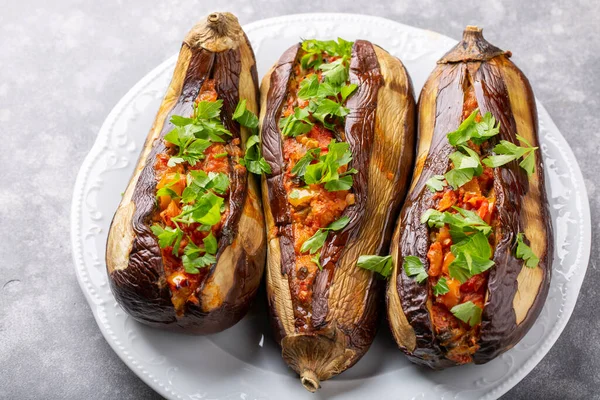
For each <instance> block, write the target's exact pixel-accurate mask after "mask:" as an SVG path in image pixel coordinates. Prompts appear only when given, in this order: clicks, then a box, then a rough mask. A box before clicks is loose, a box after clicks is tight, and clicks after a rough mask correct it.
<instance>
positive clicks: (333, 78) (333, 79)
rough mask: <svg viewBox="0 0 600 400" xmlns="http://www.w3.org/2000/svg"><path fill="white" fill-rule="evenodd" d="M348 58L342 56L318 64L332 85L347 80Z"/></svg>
mask: <svg viewBox="0 0 600 400" xmlns="http://www.w3.org/2000/svg"><path fill="white" fill-rule="evenodd" d="M348 59H349V58H346V57H342V58H338V59H337V60H335V61H332V62H330V63H327V64H321V65H319V69H320V70H321V71H323V77H324V78H325V80H326V81H327V82H329V83H331V84H332V85H341V84H343V83H344V82H346V81H347V80H348V68H347V64H348Z"/></svg>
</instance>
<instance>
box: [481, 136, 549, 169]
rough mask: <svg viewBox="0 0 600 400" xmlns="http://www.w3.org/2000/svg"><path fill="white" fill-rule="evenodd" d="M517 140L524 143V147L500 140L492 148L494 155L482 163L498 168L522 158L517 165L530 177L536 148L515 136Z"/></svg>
mask: <svg viewBox="0 0 600 400" xmlns="http://www.w3.org/2000/svg"><path fill="white" fill-rule="evenodd" d="M517 139H519V141H520V142H522V143H524V146H517V145H516V144H514V143H511V142H509V141H507V140H501V141H500V143H498V144H497V145H496V146H495V147H494V153H496V155H493V156H489V157H487V158H485V159H484V160H483V163H484V164H485V165H487V166H488V167H500V166H502V165H505V164H508V163H509V162H511V161H513V160H516V159H518V158H520V157H523V160H522V161H521V162H520V163H519V165H520V166H521V168H523V169H524V170H525V171H526V172H527V175H528V176H531V175H532V174H533V173H534V172H535V151H536V150H537V149H538V148H537V147H533V146H531V144H530V143H529V142H528V141H527V140H526V139H525V138H524V137H522V136H519V135H517Z"/></svg>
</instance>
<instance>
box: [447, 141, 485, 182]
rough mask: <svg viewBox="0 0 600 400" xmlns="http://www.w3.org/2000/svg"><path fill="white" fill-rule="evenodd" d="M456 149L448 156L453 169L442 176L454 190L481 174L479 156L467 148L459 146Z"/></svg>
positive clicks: (481, 168)
mask: <svg viewBox="0 0 600 400" xmlns="http://www.w3.org/2000/svg"><path fill="white" fill-rule="evenodd" d="M458 149H459V150H458V151H455V152H454V153H452V154H450V160H451V161H452V164H453V165H454V168H453V169H451V170H450V171H448V172H446V174H445V175H444V177H445V178H446V181H447V182H448V183H449V184H450V186H452V188H453V189H455V190H456V189H458V188H459V187H461V186H462V185H464V184H465V183H467V182H469V181H470V180H471V179H473V177H474V176H479V175H481V173H482V172H483V167H482V166H481V162H480V160H479V155H478V154H477V153H476V152H474V151H473V150H471V149H470V148H469V147H467V146H459V147H458Z"/></svg>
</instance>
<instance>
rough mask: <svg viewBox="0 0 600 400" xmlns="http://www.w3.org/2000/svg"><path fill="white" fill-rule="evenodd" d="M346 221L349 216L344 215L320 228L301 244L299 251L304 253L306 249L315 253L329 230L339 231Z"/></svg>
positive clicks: (348, 220)
mask: <svg viewBox="0 0 600 400" xmlns="http://www.w3.org/2000/svg"><path fill="white" fill-rule="evenodd" d="M348 222H350V218H348V217H347V216H345V215H344V216H342V217H340V218H339V219H338V220H336V221H334V222H332V223H331V224H329V225H328V226H327V227H326V228H320V229H319V230H317V232H316V233H315V234H314V235H312V236H311V237H310V238H308V239H307V240H306V241H305V242H304V243H303V244H302V247H301V248H300V252H301V253H306V252H307V251H308V252H309V253H310V254H315V253H316V252H317V251H319V250H320V249H321V247H323V244H325V240H326V239H327V235H328V233H329V231H339V230H340V229H343V228H345V227H346V225H348Z"/></svg>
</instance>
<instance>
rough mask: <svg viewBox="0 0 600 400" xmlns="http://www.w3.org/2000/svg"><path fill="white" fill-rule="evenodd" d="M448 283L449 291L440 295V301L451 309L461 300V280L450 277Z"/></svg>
mask: <svg viewBox="0 0 600 400" xmlns="http://www.w3.org/2000/svg"><path fill="white" fill-rule="evenodd" d="M446 285H448V293H446V294H444V295H442V296H440V297H438V301H439V302H441V303H442V304H444V305H445V306H446V307H447V308H448V310H449V309H451V308H452V307H454V306H455V305H457V304H458V302H459V301H460V281H458V280H457V279H452V278H450V279H447V280H446Z"/></svg>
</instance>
